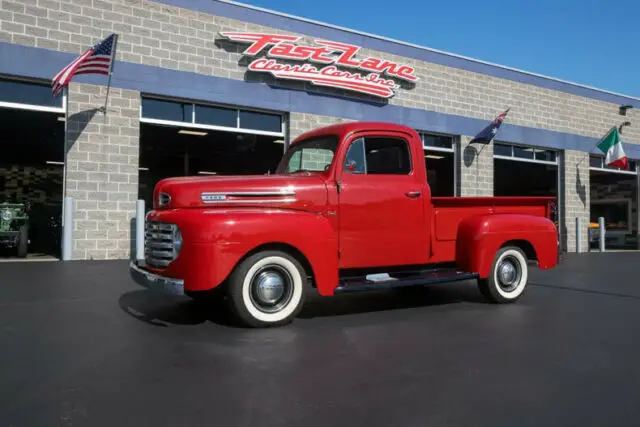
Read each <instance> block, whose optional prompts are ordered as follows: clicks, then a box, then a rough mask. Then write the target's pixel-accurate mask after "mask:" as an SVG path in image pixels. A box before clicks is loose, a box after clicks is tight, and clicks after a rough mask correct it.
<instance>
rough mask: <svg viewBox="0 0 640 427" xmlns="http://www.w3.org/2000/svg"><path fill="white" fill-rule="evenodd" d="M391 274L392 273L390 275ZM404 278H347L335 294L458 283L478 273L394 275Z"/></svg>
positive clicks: (424, 272) (476, 275)
mask: <svg viewBox="0 0 640 427" xmlns="http://www.w3.org/2000/svg"><path fill="white" fill-rule="evenodd" d="M392 274H393V273H392ZM396 274H397V275H399V276H401V275H404V276H405V277H391V276H390V275H388V274H387V273H382V274H370V275H368V276H365V277H349V278H344V279H343V280H341V281H340V285H339V286H338V287H337V288H336V289H335V292H358V291H374V290H383V289H392V288H400V287H405V286H424V285H433V284H437V283H448V282H458V281H461V280H469V279H476V278H478V273H467V272H463V271H458V270H454V269H439V270H427V271H422V272H416V273H414V274H406V273H404V274H403V273H396Z"/></svg>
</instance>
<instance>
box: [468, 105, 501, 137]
mask: <svg viewBox="0 0 640 427" xmlns="http://www.w3.org/2000/svg"><path fill="white" fill-rule="evenodd" d="M510 109H511V108H507V109H506V110H505V111H503V112H502V113H500V114H499V115H498V117H496V118H495V119H493V121H492V122H491V123H489V125H488V126H487V127H485V128H484V129H482V130H481V131H480V132H479V133H478V134H477V135H476V136H475V137H474V138H473V139H472V140H471V141H469V144H489V143H490V142H491V140H492V139H493V137H494V136H496V134H497V133H498V129H500V125H501V124H502V122H503V121H504V119H505V118H506V117H507V113H508V112H509V110H510Z"/></svg>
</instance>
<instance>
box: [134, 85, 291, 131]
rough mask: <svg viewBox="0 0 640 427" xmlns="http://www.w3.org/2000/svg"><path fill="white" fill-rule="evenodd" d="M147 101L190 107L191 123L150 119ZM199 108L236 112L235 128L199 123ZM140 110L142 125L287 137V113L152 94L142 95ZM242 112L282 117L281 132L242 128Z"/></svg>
mask: <svg viewBox="0 0 640 427" xmlns="http://www.w3.org/2000/svg"><path fill="white" fill-rule="evenodd" d="M145 100H151V101H163V102H172V103H175V104H187V105H190V106H191V119H190V121H179V120H166V119H154V118H150V117H145V116H143V114H142V104H143V102H144V101H145ZM197 107H213V108H223V109H228V110H234V111H235V116H236V120H235V126H234V127H230V126H220V125H210V124H204V123H199V122H198V121H197V115H196V108H197ZM139 110H140V112H139V116H140V122H141V123H150V124H156V125H161V126H173V127H181V128H185V129H203V130H215V131H222V132H234V133H238V132H239V133H245V134H253V135H265V136H276V137H282V138H284V137H285V135H286V126H287V125H286V123H287V120H286V113H283V112H280V111H269V110H263V109H258V108H247V107H240V106H237V105H224V104H216V103H209V102H195V101H193V100H184V99H177V98H167V97H163V96H158V95H152V94H141V96H140V109H139ZM242 112H253V113H263V114H270V115H273V116H280V131H279V132H272V131H264V130H257V129H250V128H243V127H241V126H240V115H241V113H242Z"/></svg>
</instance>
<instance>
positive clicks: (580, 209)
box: [560, 150, 590, 252]
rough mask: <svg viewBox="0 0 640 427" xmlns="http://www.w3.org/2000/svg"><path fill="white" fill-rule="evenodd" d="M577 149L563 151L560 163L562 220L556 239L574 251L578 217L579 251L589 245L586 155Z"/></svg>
mask: <svg viewBox="0 0 640 427" xmlns="http://www.w3.org/2000/svg"><path fill="white" fill-rule="evenodd" d="M586 154H587V153H583V152H580V151H572V150H566V151H565V153H564V159H563V161H562V162H561V163H562V164H561V167H560V174H561V179H560V181H561V182H563V183H564V184H563V188H562V189H561V191H562V192H563V195H564V205H565V206H564V218H563V219H564V221H563V225H561V230H560V240H561V243H562V244H563V247H564V248H566V249H567V251H568V252H575V251H576V236H577V235H578V233H577V232H576V218H580V232H579V236H580V242H581V252H587V251H588V248H589V241H588V239H589V229H588V227H589V210H590V184H589V158H588V156H587V155H586Z"/></svg>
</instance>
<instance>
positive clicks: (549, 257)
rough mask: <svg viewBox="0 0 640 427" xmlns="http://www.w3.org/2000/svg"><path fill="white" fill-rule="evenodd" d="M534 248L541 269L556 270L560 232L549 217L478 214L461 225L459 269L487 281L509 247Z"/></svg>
mask: <svg viewBox="0 0 640 427" xmlns="http://www.w3.org/2000/svg"><path fill="white" fill-rule="evenodd" d="M507 243H510V244H514V245H515V246H520V247H524V246H526V245H527V244H528V245H530V246H531V247H532V248H533V251H534V252H535V255H536V257H537V260H538V266H539V267H540V268H541V269H548V268H553V267H555V265H556V263H557V259H558V233H557V229H556V226H555V224H554V223H553V222H552V221H551V220H549V219H548V218H545V217H541V216H534V215H525V214H494V215H478V216H473V217H469V218H466V219H464V220H463V221H461V222H460V226H459V227H458V232H457V236H456V266H457V267H458V268H460V269H461V270H464V271H468V272H474V273H478V274H479V275H480V277H481V278H487V277H488V276H489V272H490V270H491V264H492V263H493V260H494V257H495V254H496V252H497V251H498V250H499V249H500V248H501V247H502V246H504V245H505V244H507Z"/></svg>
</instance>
